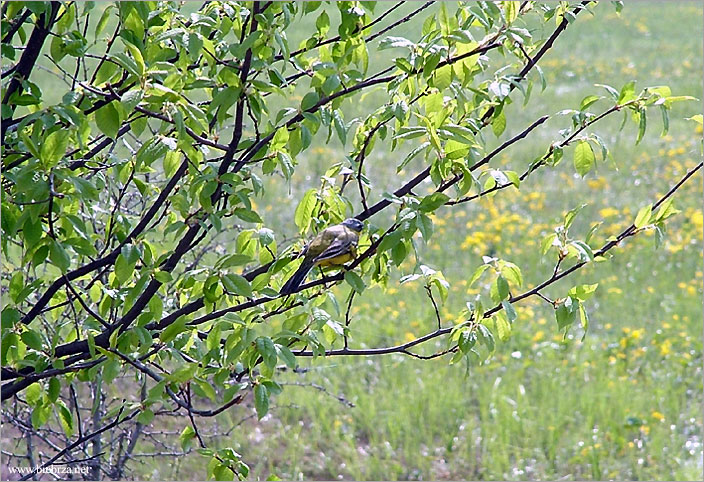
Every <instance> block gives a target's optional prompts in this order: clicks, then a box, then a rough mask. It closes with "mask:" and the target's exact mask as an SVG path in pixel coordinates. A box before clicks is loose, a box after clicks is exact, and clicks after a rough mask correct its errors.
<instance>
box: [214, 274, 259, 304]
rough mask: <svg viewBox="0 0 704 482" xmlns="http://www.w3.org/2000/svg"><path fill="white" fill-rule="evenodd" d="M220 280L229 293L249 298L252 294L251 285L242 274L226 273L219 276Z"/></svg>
mask: <svg viewBox="0 0 704 482" xmlns="http://www.w3.org/2000/svg"><path fill="white" fill-rule="evenodd" d="M221 280H222V284H223V286H224V287H225V289H226V290H227V291H229V292H230V293H234V294H236V295H240V296H244V297H246V298H251V297H252V296H253V295H254V293H253V292H252V285H251V284H250V283H249V281H247V280H246V279H245V278H244V277H243V276H240V275H238V274H236V273H228V274H226V275H225V276H223V277H221Z"/></svg>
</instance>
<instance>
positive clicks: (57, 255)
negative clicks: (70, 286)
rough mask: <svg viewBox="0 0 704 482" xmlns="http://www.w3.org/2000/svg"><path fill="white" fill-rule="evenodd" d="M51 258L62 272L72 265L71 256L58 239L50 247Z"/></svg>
mask: <svg viewBox="0 0 704 482" xmlns="http://www.w3.org/2000/svg"><path fill="white" fill-rule="evenodd" d="M49 259H50V260H51V262H52V263H54V264H55V265H56V266H58V267H59V269H60V270H61V272H62V273H65V272H66V271H68V268H69V267H70V266H71V258H70V257H69V255H68V253H67V252H66V250H65V249H64V247H63V246H62V245H61V244H59V243H58V242H56V241H53V242H52V243H51V246H50V247H49Z"/></svg>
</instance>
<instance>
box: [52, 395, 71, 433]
mask: <svg viewBox="0 0 704 482" xmlns="http://www.w3.org/2000/svg"><path fill="white" fill-rule="evenodd" d="M56 405H57V406H58V407H59V421H60V422H61V428H62V429H63V430H64V433H65V434H66V436H67V437H71V436H72V435H73V414H72V413H71V411H70V410H69V409H68V407H67V406H66V404H65V403H64V402H63V400H58V401H57V402H56Z"/></svg>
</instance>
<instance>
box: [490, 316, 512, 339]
mask: <svg viewBox="0 0 704 482" xmlns="http://www.w3.org/2000/svg"><path fill="white" fill-rule="evenodd" d="M493 318H494V323H495V324H496V334H497V335H499V340H501V341H507V340H508V339H509V338H510V336H511V325H510V324H509V322H508V320H507V319H506V315H505V314H504V313H503V312H500V313H498V314H497V315H495V316H494V317H493Z"/></svg>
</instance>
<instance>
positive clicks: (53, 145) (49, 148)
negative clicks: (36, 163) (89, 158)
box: [39, 130, 69, 169]
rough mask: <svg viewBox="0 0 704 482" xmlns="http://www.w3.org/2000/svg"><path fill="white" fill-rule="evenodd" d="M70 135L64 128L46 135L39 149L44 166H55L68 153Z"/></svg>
mask: <svg viewBox="0 0 704 482" xmlns="http://www.w3.org/2000/svg"><path fill="white" fill-rule="evenodd" d="M68 140H69V136H68V135H67V133H66V131H64V130H57V131H54V132H52V133H51V134H49V135H48V136H46V138H45V139H44V141H43V142H42V145H41V147H40V150H39V158H40V160H41V161H42V163H43V164H44V167H45V168H47V169H49V168H51V167H54V166H55V165H56V164H57V163H58V162H59V161H60V160H61V159H62V158H63V157H64V154H65V153H66V147H67V146H68Z"/></svg>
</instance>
